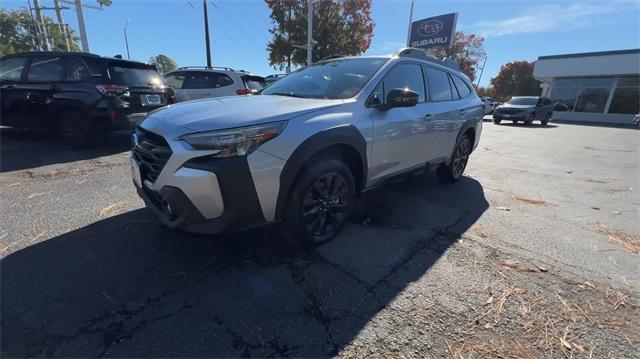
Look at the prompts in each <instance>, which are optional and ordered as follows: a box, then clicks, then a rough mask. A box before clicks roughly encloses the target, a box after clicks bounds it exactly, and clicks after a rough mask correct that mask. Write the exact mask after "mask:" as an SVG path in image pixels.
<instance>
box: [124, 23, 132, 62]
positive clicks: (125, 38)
mask: <svg viewBox="0 0 640 359" xmlns="http://www.w3.org/2000/svg"><path fill="white" fill-rule="evenodd" d="M129 20H131V19H127V22H126V23H125V24H124V44H125V46H126V47H127V60H131V54H129V39H128V38H127V26H129Z"/></svg>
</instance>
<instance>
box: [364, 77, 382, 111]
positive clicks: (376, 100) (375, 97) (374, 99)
mask: <svg viewBox="0 0 640 359" xmlns="http://www.w3.org/2000/svg"><path fill="white" fill-rule="evenodd" d="M382 104H384V87H383V86H382V82H381V83H379V84H378V86H376V88H375V89H374V90H373V92H372V93H371V95H370V96H369V98H368V99H367V103H366V106H367V107H375V106H378V105H382Z"/></svg>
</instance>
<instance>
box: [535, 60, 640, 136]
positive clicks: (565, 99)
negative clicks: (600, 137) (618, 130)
mask: <svg viewBox="0 0 640 359" xmlns="http://www.w3.org/2000/svg"><path fill="white" fill-rule="evenodd" d="M533 76H534V77H535V78H536V79H538V80H539V81H541V82H542V84H541V85H540V87H541V88H542V93H541V94H542V96H545V97H548V98H550V99H551V100H553V101H554V102H556V103H557V105H556V110H555V111H554V113H553V119H554V120H563V121H581V122H600V123H615V124H628V123H631V121H632V120H633V116H634V115H635V114H638V113H640V49H635V50H620V51H603V52H589V53H581V54H566V55H553V56H540V57H538V60H537V61H536V63H535V66H534V69H533Z"/></svg>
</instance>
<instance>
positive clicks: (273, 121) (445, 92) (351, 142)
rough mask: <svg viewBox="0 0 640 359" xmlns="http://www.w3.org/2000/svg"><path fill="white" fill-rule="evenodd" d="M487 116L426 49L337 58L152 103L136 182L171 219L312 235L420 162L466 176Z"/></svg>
mask: <svg viewBox="0 0 640 359" xmlns="http://www.w3.org/2000/svg"><path fill="white" fill-rule="evenodd" d="M482 116H483V108H482V103H481V101H480V99H479V98H478V96H477V95H476V93H475V91H474V90H473V87H472V85H471V82H470V81H469V79H468V78H467V77H466V76H465V75H463V74H462V73H461V72H459V71H458V70H457V66H455V67H454V66H452V65H451V64H449V66H445V63H443V62H441V61H439V60H437V59H435V58H433V57H430V56H428V55H427V54H426V53H425V52H424V51H422V50H418V49H404V50H402V51H400V52H399V53H397V54H396V55H393V56H385V57H344V58H338V59H331V60H328V61H322V62H319V63H316V64H313V65H312V66H308V67H305V68H303V69H301V70H298V71H296V72H294V73H292V74H290V75H289V76H287V77H285V78H283V79H281V80H280V81H278V82H276V83H274V84H273V85H271V86H269V87H267V88H266V89H264V90H263V91H262V93H261V95H258V96H238V97H227V98H222V99H216V100H209V99H208V100H200V101H192V102H188V103H183V104H176V105H170V106H167V107H164V108H163V109H160V110H157V111H154V112H153V113H151V114H150V115H149V116H148V117H147V118H146V119H145V120H144V121H143V122H142V124H141V125H140V126H139V128H138V129H137V131H136V132H135V134H134V135H133V143H134V147H133V150H132V158H131V167H132V171H133V182H134V183H135V186H136V188H137V191H138V193H139V195H140V196H141V197H142V198H143V199H144V201H145V203H146V205H147V206H148V207H149V208H150V209H151V210H152V211H153V212H154V213H155V214H156V215H157V217H158V218H159V219H160V221H162V222H163V223H164V224H165V225H167V226H168V227H171V228H177V229H181V230H185V231H191V232H200V233H219V232H222V231H236V230H241V229H245V228H249V227H254V226H257V225H261V224H265V223H274V222H282V228H283V229H284V232H285V233H286V234H287V236H288V237H289V238H291V239H292V240H294V241H297V242H298V243H302V244H306V245H315V244H320V243H323V242H326V241H328V240H330V239H331V238H333V237H334V236H335V235H336V234H337V233H338V231H339V229H340V228H341V227H342V226H343V225H344V223H345V221H346V220H347V217H348V215H349V212H350V210H351V209H352V208H353V206H354V201H355V200H356V198H357V197H358V196H360V194H361V193H362V192H363V191H367V190H370V189H373V188H375V187H377V186H380V185H382V184H384V183H385V182H386V181H387V180H389V179H392V178H397V177H398V176H404V175H408V174H413V173H415V172H417V171H423V170H424V169H425V168H433V169H436V171H437V174H438V176H439V178H440V179H441V180H443V181H447V182H454V181H456V180H458V179H460V178H461V177H462V174H463V171H464V169H465V167H466V165H467V161H468V159H469V155H470V154H471V152H472V151H473V150H474V149H475V148H476V146H477V144H478V141H479V139H480V134H481V131H482Z"/></svg>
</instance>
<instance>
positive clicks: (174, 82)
mask: <svg viewBox="0 0 640 359" xmlns="http://www.w3.org/2000/svg"><path fill="white" fill-rule="evenodd" d="M185 78H186V76H185V74H184V73H183V72H172V73H170V74H168V75H165V76H164V80H165V81H166V82H167V85H169V86H171V87H173V88H176V89H181V88H182V85H183V84H184V79H185Z"/></svg>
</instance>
